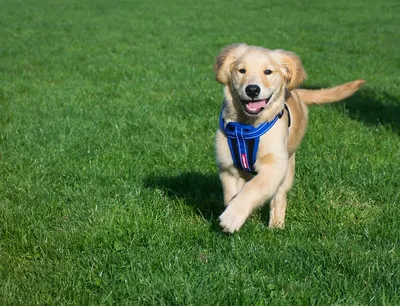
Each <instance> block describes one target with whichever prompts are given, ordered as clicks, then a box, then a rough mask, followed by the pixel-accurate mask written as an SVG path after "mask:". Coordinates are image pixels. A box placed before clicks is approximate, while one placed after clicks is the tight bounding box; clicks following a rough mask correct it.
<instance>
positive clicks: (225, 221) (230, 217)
mask: <svg viewBox="0 0 400 306" xmlns="http://www.w3.org/2000/svg"><path fill="white" fill-rule="evenodd" d="M248 216H249V212H248V210H247V209H245V208H243V207H240V206H239V205H237V203H236V204H234V203H232V204H230V205H229V206H228V207H227V208H226V209H225V211H224V212H223V213H222V215H221V216H219V220H220V223H219V225H220V226H221V227H222V230H223V231H224V232H229V233H233V232H235V231H238V230H239V229H240V228H241V227H242V225H243V223H244V222H245V221H246V219H247V217H248Z"/></svg>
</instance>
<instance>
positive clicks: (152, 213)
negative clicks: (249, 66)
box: [0, 0, 400, 305]
mask: <svg viewBox="0 0 400 306" xmlns="http://www.w3.org/2000/svg"><path fill="white" fill-rule="evenodd" d="M0 7H1V9H0V304H1V305H32V304H38V305H65V304H73V305H88V304H90V305H99V304H122V305H125V304H127V305H141V304H145V305H153V304H154V305H163V304H164V305H267V304H273V305H290V304H295V305H296V304H301V305H314V304H318V305H329V304H336V305H399V304H400V257H399V251H400V226H399V222H400V207H399V204H400V198H399V187H400V186H399V181H400V174H399V170H400V149H399V146H400V85H399V84H400V52H399V49H400V43H399V40H400V36H399V26H400V23H399V17H398V15H399V12H400V3H399V1H398V0H388V1H384V2H379V1H372V0H369V1H361V0H355V1H344V0H339V1H334V2H333V1H329V0H326V1H308V2H306V3H301V2H299V1H286V2H285V1H262V0H252V1H249V0H244V1H236V3H234V2H233V1H228V0H221V1H156V0H146V1H137V0H132V1H131V0H124V1H106V0H99V1H89V0H80V1H78V0H70V1H66V0H64V1H61V0H54V1H53V0H46V1H45V0H43V1H16V0H15V1H11V0H2V1H1V0H0ZM233 42H245V43H248V44H254V45H262V46H265V47H268V48H281V49H287V50H291V51H294V52H296V53H297V54H298V55H299V56H300V57H301V58H302V60H303V63H304V65H305V68H306V70H307V72H308V75H309V79H308V80H307V82H306V84H305V87H309V88H314V87H321V86H333V85H337V84H340V83H343V82H346V81H351V80H354V79H359V78H363V79H366V80H367V81H368V83H367V84H366V85H365V86H364V88H363V89H362V90H361V91H360V92H359V93H357V94H356V95H355V96H354V97H352V98H350V99H348V100H347V101H345V102H341V103H339V104H336V105H328V106H313V107H311V108H310V123H309V129H308V133H307V135H306V137H305V140H304V142H303V144H302V146H301V148H300V150H299V151H298V154H297V172H296V180H295V185H294V187H293V189H292V190H291V191H290V193H289V209H288V213H287V218H286V228H285V229H284V230H273V231H271V230H269V229H268V227H267V223H266V214H267V209H265V208H264V209H262V210H261V211H260V212H258V213H255V214H254V216H252V217H251V218H250V220H248V222H247V223H246V224H245V225H244V227H243V228H242V229H241V231H240V232H238V233H235V234H234V235H227V234H224V233H222V232H221V231H220V229H219V227H218V220H217V217H218V216H219V214H220V213H221V211H222V209H223V207H222V206H223V205H222V190H221V186H220V183H219V180H218V176H217V169H216V165H215V157H214V143H213V140H214V132H215V130H216V128H217V123H218V113H219V110H220V106H221V101H222V89H221V86H220V85H218V84H217V83H216V81H215V80H214V75H213V71H212V66H213V62H214V58H215V56H216V55H217V54H218V52H219V50H221V48H223V47H224V46H225V45H227V44H230V43H233Z"/></svg>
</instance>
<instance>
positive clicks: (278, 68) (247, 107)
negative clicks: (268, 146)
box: [214, 44, 307, 117]
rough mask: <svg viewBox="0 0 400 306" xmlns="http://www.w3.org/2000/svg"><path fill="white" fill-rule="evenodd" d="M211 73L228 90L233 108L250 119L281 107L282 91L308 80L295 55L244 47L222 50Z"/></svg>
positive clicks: (233, 46) (234, 46) (236, 46)
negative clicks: (267, 110) (213, 71)
mask: <svg viewBox="0 0 400 306" xmlns="http://www.w3.org/2000/svg"><path fill="white" fill-rule="evenodd" d="M214 69H215V73H216V79H217V81H218V82H220V83H221V84H223V85H226V86H227V87H228V88H229V91H230V94H231V96H232V100H233V103H236V108H237V109H239V110H242V111H243V113H244V114H245V115H247V116H250V117H257V116H259V115H260V114H261V113H263V111H264V110H266V109H270V108H271V107H272V105H273V104H274V103H283V97H284V95H285V90H286V89H287V90H289V91H290V90H292V89H294V88H296V87H298V86H299V85H300V84H301V83H302V82H303V81H304V80H305V78H306V77H307V75H306V72H305V70H304V68H303V66H302V64H301V61H300V59H299V58H298V56H297V55H296V54H294V53H292V52H288V51H285V50H268V49H265V48H262V47H255V46H248V45H245V44H234V45H230V46H227V47H226V48H225V49H223V50H222V51H221V53H220V54H219V55H218V57H217V59H216V63H215V66H214Z"/></svg>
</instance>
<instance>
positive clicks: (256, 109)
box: [242, 95, 272, 115]
mask: <svg viewBox="0 0 400 306" xmlns="http://www.w3.org/2000/svg"><path fill="white" fill-rule="evenodd" d="M271 97H272V95H270V96H269V98H267V99H265V100H250V101H246V100H242V103H243V106H244V110H245V112H246V113H248V114H249V115H258V114H259V113H261V112H262V111H263V110H264V109H265V107H266V106H267V104H268V102H269V100H270V99H271Z"/></svg>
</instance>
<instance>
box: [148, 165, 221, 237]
mask: <svg viewBox="0 0 400 306" xmlns="http://www.w3.org/2000/svg"><path fill="white" fill-rule="evenodd" d="M145 186H146V187H148V188H158V189H161V190H163V191H164V192H165V193H166V194H167V195H168V196H169V197H171V198H174V199H176V198H178V199H182V200H183V201H184V203H185V204H186V205H188V206H189V207H191V208H192V209H193V210H194V211H195V213H196V214H198V215H201V216H202V217H203V218H204V219H206V220H208V221H211V222H212V228H213V229H215V230H218V231H220V229H219V226H218V216H219V215H220V214H221V213H222V211H223V209H224V207H223V204H222V203H223V195H222V187H221V184H220V181H219V178H218V175H217V174H202V173H196V172H186V173H182V174H179V175H176V176H161V177H148V178H147V179H146V180H145Z"/></svg>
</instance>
